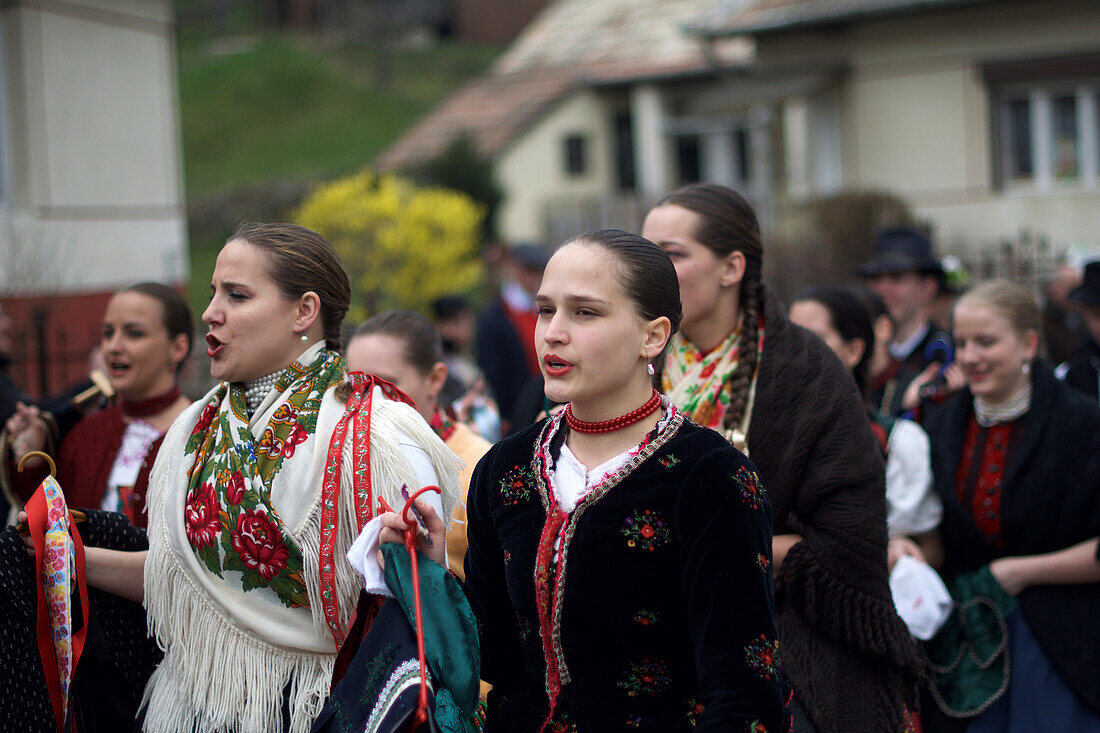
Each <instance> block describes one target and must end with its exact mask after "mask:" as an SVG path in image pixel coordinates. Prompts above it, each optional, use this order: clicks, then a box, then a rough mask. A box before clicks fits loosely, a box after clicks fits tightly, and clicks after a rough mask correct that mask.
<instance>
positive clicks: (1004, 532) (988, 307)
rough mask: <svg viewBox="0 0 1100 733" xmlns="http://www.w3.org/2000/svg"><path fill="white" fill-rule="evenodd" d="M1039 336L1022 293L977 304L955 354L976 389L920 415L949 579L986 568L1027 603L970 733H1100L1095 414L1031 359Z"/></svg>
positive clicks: (1005, 286)
mask: <svg viewBox="0 0 1100 733" xmlns="http://www.w3.org/2000/svg"><path fill="white" fill-rule="evenodd" d="M1040 324H1041V316H1040V313H1039V309H1038V308H1037V307H1036V305H1035V301H1034V299H1033V298H1032V297H1031V295H1030V294H1029V293H1028V292H1027V291H1026V290H1025V289H1024V288H1023V287H1021V286H1019V285H1016V284H1014V283H1010V282H1008V281H1004V280H1001V281H992V282H988V283H985V284H983V285H979V286H977V287H976V288H974V289H973V290H971V291H970V292H968V293H967V294H966V295H964V296H963V297H962V299H961V300H960V301H959V302H958V304H957V305H956V307H955V344H956V359H957V361H958V363H959V364H960V365H961V366H962V368H963V370H964V371H965V373H966V376H967V380H968V382H969V386H968V387H967V388H966V389H964V390H962V391H961V392H959V393H958V394H956V395H955V396H954V397H952V398H951V399H949V400H948V401H947V402H944V403H942V404H941V405H938V406H925V407H924V419H923V425H924V428H925V430H926V431H927V432H928V436H929V438H930V439H931V444H932V469H933V472H934V474H935V485H936V490H937V492H938V493H939V495H940V498H941V499H942V500H943V504H944V517H943V523H942V525H941V527H940V533H941V535H942V537H943V545H944V553H945V560H944V564H943V567H942V569H941V574H942V575H943V576H944V579H945V580H947V581H948V582H950V581H951V580H952V579H954V578H955V577H957V576H959V575H961V574H964V573H970V572H973V571H976V570H978V569H980V568H981V567H983V566H986V565H988V567H989V570H990V572H991V574H992V575H993V577H994V578H995V579H996V580H997V582H998V583H999V584H1000V585H1001V586H1002V587H1003V588H1004V589H1005V590H1006V591H1008V593H1010V594H1011V595H1013V596H1016V598H1017V599H1018V600H1019V602H1020V605H1019V608H1018V609H1017V610H1016V611H1015V612H1014V613H1012V614H1011V615H1010V616H1009V617H1008V619H1007V622H1008V626H1007V627H1008V643H1009V649H1008V651H1009V661H1010V664H1011V669H1010V673H1009V684H1008V689H1007V691H1006V692H1005V694H1004V695H1003V696H1002V697H1001V698H1000V699H999V700H998V701H997V702H996V703H994V704H993V705H992V706H991V707H990V708H989V709H988V710H987V711H986V712H984V713H983V714H981V715H979V716H978V717H977V718H976V719H974V720H973V721H972V722H971V723H970V725H969V727H968V729H967V730H968V731H981V732H983V733H985V732H986V731H1032V730H1049V731H1055V730H1057V731H1062V730H1066V731H1068V730H1072V731H1075V732H1078V731H1100V686H1097V681H1096V673H1097V669H1100V625H1098V624H1097V623H1096V616H1097V613H1100V554H1098V547H1097V536H1098V535H1100V409H1098V408H1097V407H1096V405H1094V404H1090V403H1089V402H1088V401H1087V400H1086V399H1084V398H1083V397H1082V396H1080V395H1078V394H1077V393H1076V392H1075V391H1074V390H1071V389H1069V388H1067V387H1066V386H1065V385H1063V384H1062V383H1061V382H1059V381H1057V380H1056V379H1055V378H1054V374H1053V372H1052V371H1051V369H1050V367H1048V366H1047V365H1046V363H1045V362H1043V361H1042V360H1041V359H1038V358H1036V352H1037V350H1038V343H1039V337H1038V334H1039V329H1040ZM932 712H933V711H929V713H932ZM926 720H927V721H928V722H929V723H931V725H929V726H928V727H927V728H926V729H927V730H930V731H940V730H949V729H951V728H952V725H951V723H950V722H948V721H943V722H942V723H937V722H935V721H933V720H932V717H931V715H927V716H926Z"/></svg>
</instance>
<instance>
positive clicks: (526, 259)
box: [508, 242, 554, 270]
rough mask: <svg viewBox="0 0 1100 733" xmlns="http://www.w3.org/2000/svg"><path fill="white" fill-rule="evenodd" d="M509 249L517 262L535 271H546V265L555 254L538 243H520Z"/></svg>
mask: <svg viewBox="0 0 1100 733" xmlns="http://www.w3.org/2000/svg"><path fill="white" fill-rule="evenodd" d="M508 249H509V252H511V254H512V257H513V259H515V261H516V262H518V263H520V264H521V265H523V266H524V267H530V268H531V269H533V270H542V269H544V268H545V267H546V263H547V262H549V261H550V255H552V254H554V252H553V250H551V249H550V248H549V247H544V246H543V245H541V244H537V243H536V242H519V243H518V244H514V245H512V246H511V247H509V248H508Z"/></svg>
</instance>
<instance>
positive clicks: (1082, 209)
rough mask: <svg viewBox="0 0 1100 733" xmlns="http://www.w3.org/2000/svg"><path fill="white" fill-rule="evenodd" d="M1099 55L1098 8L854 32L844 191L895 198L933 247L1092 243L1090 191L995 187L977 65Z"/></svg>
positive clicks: (1098, 214)
mask: <svg viewBox="0 0 1100 733" xmlns="http://www.w3.org/2000/svg"><path fill="white" fill-rule="evenodd" d="M1097 51H1100V4H1098V3H1095V2H1091V0H1061V1H1057V2H1044V3H1039V2H1035V3H1030V4H1027V3H1003V4H1002V3H997V4H994V5H990V6H985V7H978V8H968V9H962V10H957V11H955V12H951V13H929V14H927V15H923V16H916V17H911V18H907V19H895V20H890V21H883V22H877V23H868V24H865V25H862V26H860V27H859V28H858V29H857V30H856V31H855V32H854V33H853V37H852V39H851V55H850V57H849V58H850V60H851V73H850V75H849V77H848V81H847V84H848V89H847V94H846V99H847V100H848V107H847V108H846V109H845V110H844V118H845V120H846V121H847V122H848V124H849V125H850V126H851V129H850V132H851V137H850V138H849V141H850V142H851V143H852V144H851V145H850V146H849V148H848V150H849V151H851V152H852V159H850V160H849V163H851V165H850V166H849V167H848V169H849V170H853V171H854V175H853V177H852V179H850V180H849V185H854V186H858V187H860V188H884V189H886V190H889V191H893V192H896V193H898V194H900V195H901V196H902V197H903V198H904V199H905V200H906V201H908V202H909V203H910V204H911V205H912V206H913V207H914V209H915V211H916V213H917V215H918V216H919V217H921V218H923V219H926V220H928V221H930V222H931V223H932V224H933V225H934V227H935V230H936V231H935V233H936V236H937V239H938V240H939V241H940V242H943V243H945V244H946V243H947V242H953V243H954V246H956V247H980V246H988V245H989V244H990V243H991V242H993V241H999V240H1002V239H1013V238H1015V237H1016V236H1018V235H1019V233H1020V232H1021V231H1025V230H1026V231H1030V232H1033V233H1036V234H1039V235H1040V236H1046V237H1048V238H1049V240H1050V242H1051V244H1053V245H1054V246H1055V247H1056V248H1058V249H1065V248H1068V247H1073V246H1080V245H1082V244H1085V245H1088V244H1091V245H1093V246H1100V190H1097V188H1096V187H1095V185H1092V186H1086V185H1085V184H1083V183H1081V184H1077V185H1075V186H1073V185H1071V186H1069V187H1067V188H1064V189H1062V190H1059V191H1048V192H1040V191H1037V190H1031V191H1028V190H1026V189H1025V190H1023V191H1020V190H1010V189H1007V188H1001V187H998V186H996V185H995V182H994V181H995V179H994V165H995V161H994V150H993V142H992V133H993V120H992V110H991V107H990V103H991V97H990V94H989V90H988V88H987V86H986V84H985V82H984V80H983V78H982V66H983V65H984V64H986V63H991V62H1000V61H1018V60H1025V59H1028V58H1049V57H1058V56H1068V55H1073V54H1078V53H1095V52H1097Z"/></svg>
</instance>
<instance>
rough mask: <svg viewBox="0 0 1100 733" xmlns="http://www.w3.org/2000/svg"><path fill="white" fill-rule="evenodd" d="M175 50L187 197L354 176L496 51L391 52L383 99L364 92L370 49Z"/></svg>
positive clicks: (188, 45) (380, 92) (240, 46)
mask: <svg viewBox="0 0 1100 733" xmlns="http://www.w3.org/2000/svg"><path fill="white" fill-rule="evenodd" d="M234 45H235V47H236V49H235V52H233V53H212V52H211V47H212V46H211V44H210V43H209V42H203V41H194V40H192V41H187V42H183V43H181V44H180V64H179V74H180V107H181V111H182V112H181V116H182V128H183V150H184V165H185V174H186V181H187V191H188V195H189V197H196V196H199V197H203V196H207V195H210V194H212V193H217V192H219V191H225V190H229V189H233V188H236V187H239V186H242V185H254V184H261V183H264V182H268V181H280V180H288V179H290V180H294V179H318V178H326V177H331V176H334V175H337V174H340V173H344V172H347V171H350V170H353V169H355V168H358V167H360V166H362V165H363V164H365V163H366V162H368V161H369V160H370V159H371V158H372V157H373V156H375V155H376V154H378V153H379V152H380V151H381V150H382V149H383V148H384V147H385V146H386V145H387V144H389V143H390V142H392V141H393V140H394V139H395V138H396V137H397V136H398V135H399V134H400V133H401V131H402V130H404V129H406V128H407V127H408V126H409V125H410V124H412V123H413V122H414V121H415V120H416V119H417V118H418V117H420V116H421V115H422V114H424V113H425V112H427V111H428V110H429V109H430V108H431V107H432V106H434V105H435V104H436V103H438V102H439V101H440V100H441V99H442V98H443V97H444V96H446V94H447V93H448V92H450V91H452V90H454V89H455V88H456V87H457V86H459V85H461V84H462V83H463V82H464V81H465V80H467V79H468V78H470V77H471V76H473V75H476V74H477V73H480V72H481V71H482V70H484V69H485V67H486V66H487V65H488V63H489V61H490V60H491V59H492V57H493V56H494V55H495V53H496V51H497V49H495V48H491V47H485V46H473V45H468V44H463V45H458V44H448V45H439V46H433V47H431V48H425V49H417V50H413V49H410V50H399V51H397V52H396V55H395V58H394V71H393V77H392V81H391V84H390V85H389V87H388V88H387V89H379V88H377V87H376V86H374V85H372V83H371V81H372V76H373V69H372V60H373V54H372V52H371V50H370V49H368V48H365V47H363V46H354V45H353V46H344V47H342V48H339V49H328V50H326V49H323V48H321V47H319V46H316V45H312V46H311V45H308V44H306V43H304V42H293V41H290V40H286V39H280V38H257V39H255V40H245V41H240V42H237V43H236V44H234Z"/></svg>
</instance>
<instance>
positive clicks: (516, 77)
mask: <svg viewBox="0 0 1100 733" xmlns="http://www.w3.org/2000/svg"><path fill="white" fill-rule="evenodd" d="M572 87H573V77H572V75H571V74H568V73H561V72H559V71H557V70H553V69H551V70H540V69H533V70H530V71H521V72H515V73H511V74H490V75H488V76H484V77H482V78H480V79H478V80H476V81H474V82H472V83H470V84H468V85H467V86H465V87H463V88H462V89H460V90H459V91H457V92H455V93H454V94H452V95H451V96H450V97H448V98H447V99H446V100H445V101H444V102H443V103H442V104H440V105H439V106H438V107H436V108H435V109H434V110H432V111H431V112H429V113H428V114H427V116H425V117H423V118H421V120H420V121H419V122H417V123H416V124H415V125H413V126H412V127H411V128H410V129H409V130H407V131H406V132H405V134H403V135H402V136H401V137H400V138H399V139H398V140H397V142H395V143H394V144H393V145H391V146H390V147H389V148H387V149H386V150H385V151H384V152H383V153H382V155H381V156H380V157H379V158H378V159H377V160H376V161H375V162H376V164H377V165H378V166H379V167H381V168H401V167H405V166H409V165H414V164H416V163H420V162H423V161H427V160H430V159H432V158H434V157H435V156H437V155H439V154H440V153H442V152H443V151H444V150H445V149H446V148H447V146H448V145H449V144H450V143H451V142H452V141H453V140H455V139H456V138H457V137H459V136H460V135H463V134H468V135H470V136H471V137H472V138H473V141H474V144H475V146H476V147H477V149H478V151H479V152H480V153H481V154H482V155H485V156H488V157H493V156H495V155H496V154H497V153H499V152H500V151H501V150H502V149H503V148H504V147H505V146H506V145H507V144H508V143H509V142H511V141H512V140H513V139H515V138H516V137H517V136H519V135H520V134H521V133H522V132H523V131H524V130H526V129H527V128H528V127H529V126H530V125H531V124H532V123H533V122H534V121H535V120H537V119H538V118H539V117H541V116H542V114H543V113H544V112H545V111H546V110H547V109H548V108H549V107H550V106H551V105H553V104H554V103H555V102H556V101H558V100H559V99H561V98H562V97H563V96H564V95H565V94H566V93H567V92H568V91H569V90H570V89H571V88H572Z"/></svg>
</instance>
